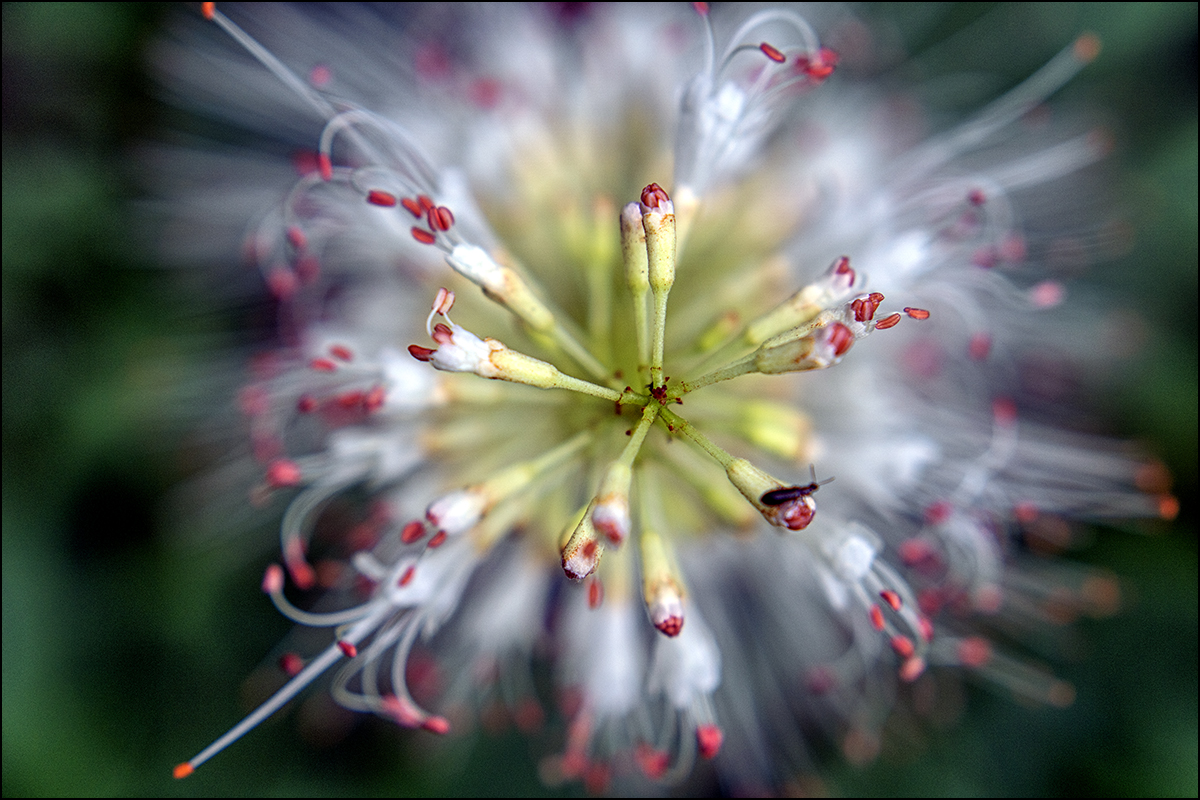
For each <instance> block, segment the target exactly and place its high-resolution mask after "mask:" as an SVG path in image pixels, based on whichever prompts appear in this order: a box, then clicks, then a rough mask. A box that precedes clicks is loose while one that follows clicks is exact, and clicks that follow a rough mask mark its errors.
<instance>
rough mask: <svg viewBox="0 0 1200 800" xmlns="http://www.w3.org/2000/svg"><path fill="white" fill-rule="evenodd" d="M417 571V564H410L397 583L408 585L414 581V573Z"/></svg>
mask: <svg viewBox="0 0 1200 800" xmlns="http://www.w3.org/2000/svg"><path fill="white" fill-rule="evenodd" d="M416 573H417V568H416V566H413V565H410V566H409V567H408V569H406V570H404V574H403V575H401V576H400V580H399V581H397V584H398V585H399V586H408V585H409V584H410V583H412V579H413V575H415V574H416Z"/></svg>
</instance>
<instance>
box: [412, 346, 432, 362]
mask: <svg viewBox="0 0 1200 800" xmlns="http://www.w3.org/2000/svg"><path fill="white" fill-rule="evenodd" d="M436 352H437V350H434V349H432V348H429V347H421V345H419V344H410V345H409V346H408V354H409V355H410V356H412V357H413V358H415V359H416V360H417V361H432V360H433V354H434V353H436Z"/></svg>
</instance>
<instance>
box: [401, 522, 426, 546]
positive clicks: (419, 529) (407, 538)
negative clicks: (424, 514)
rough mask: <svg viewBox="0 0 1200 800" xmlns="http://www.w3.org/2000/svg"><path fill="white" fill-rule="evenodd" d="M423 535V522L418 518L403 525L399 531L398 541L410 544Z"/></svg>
mask: <svg viewBox="0 0 1200 800" xmlns="http://www.w3.org/2000/svg"><path fill="white" fill-rule="evenodd" d="M424 535H425V523H423V522H421V521H419V520H415V519H414V520H413V521H412V522H409V523H408V524H406V525H405V526H404V528H403V529H402V530H401V531H400V541H401V542H403V543H404V544H412V543H413V542H415V541H417V540H418V539H420V538H421V537H422V536H424Z"/></svg>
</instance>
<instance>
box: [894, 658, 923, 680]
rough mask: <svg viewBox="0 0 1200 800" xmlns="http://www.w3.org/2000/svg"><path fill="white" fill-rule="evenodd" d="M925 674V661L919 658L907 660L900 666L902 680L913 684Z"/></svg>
mask: <svg viewBox="0 0 1200 800" xmlns="http://www.w3.org/2000/svg"><path fill="white" fill-rule="evenodd" d="M924 672H925V659H923V658H920V657H918V656H912V657H910V658H906V659H905V660H904V663H903V664H901V665H900V680H902V681H904V682H905V683H912V682H913V681H915V680H916V679H917V678H919V677H921V675H922V674H923V673H924Z"/></svg>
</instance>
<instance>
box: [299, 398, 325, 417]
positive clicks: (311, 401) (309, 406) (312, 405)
mask: <svg viewBox="0 0 1200 800" xmlns="http://www.w3.org/2000/svg"><path fill="white" fill-rule="evenodd" d="M318 405H319V404H318V403H317V399H316V398H315V397H313V396H312V395H308V394H303V395H300V399H299V400H297V401H296V410H297V411H299V412H300V413H301V414H309V413H312V412H313V411H316V410H317V406H318Z"/></svg>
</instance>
